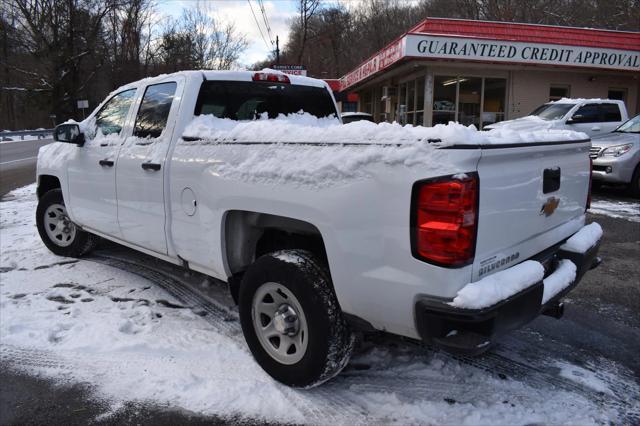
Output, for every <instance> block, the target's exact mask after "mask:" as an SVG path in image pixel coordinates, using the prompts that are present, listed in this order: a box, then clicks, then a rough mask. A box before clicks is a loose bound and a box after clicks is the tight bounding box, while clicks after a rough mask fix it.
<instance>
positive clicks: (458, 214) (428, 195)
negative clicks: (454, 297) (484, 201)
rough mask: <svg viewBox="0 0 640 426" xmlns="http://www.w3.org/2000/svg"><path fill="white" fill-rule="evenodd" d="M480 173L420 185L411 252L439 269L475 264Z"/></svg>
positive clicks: (415, 201)
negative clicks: (439, 267)
mask: <svg viewBox="0 0 640 426" xmlns="http://www.w3.org/2000/svg"><path fill="white" fill-rule="evenodd" d="M478 187H479V185H478V174H477V173H466V174H464V175H463V176H458V175H455V177H454V176H445V177H440V178H435V179H429V180H424V181H419V182H416V183H415V184H414V185H413V193H412V201H411V252H412V254H413V256H414V257H415V258H417V259H420V260H424V261H426V262H429V263H433V264H436V265H439V266H445V267H461V266H464V265H468V264H470V263H472V262H473V258H474V256H475V250H476V235H477V230H478Z"/></svg>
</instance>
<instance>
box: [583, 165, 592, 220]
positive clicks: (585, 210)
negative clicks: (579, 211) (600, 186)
mask: <svg viewBox="0 0 640 426" xmlns="http://www.w3.org/2000/svg"><path fill="white" fill-rule="evenodd" d="M592 190H593V160H592V159H591V158H589V194H587V206H586V207H585V208H584V212H585V213H586V212H587V210H589V209H590V208H591V191H592Z"/></svg>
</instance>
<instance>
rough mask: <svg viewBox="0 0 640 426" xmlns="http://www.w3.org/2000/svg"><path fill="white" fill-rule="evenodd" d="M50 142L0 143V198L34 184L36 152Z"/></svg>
mask: <svg viewBox="0 0 640 426" xmlns="http://www.w3.org/2000/svg"><path fill="white" fill-rule="evenodd" d="M51 142H53V140H52V139H35V140H29V141H15V142H0V196H3V195H4V194H6V193H7V192H9V191H11V190H12V189H15V188H19V187H21V186H24V185H28V184H30V183H32V182H35V177H36V161H37V159H38V150H39V149H40V147H42V146H45V145H48V144H50V143H51Z"/></svg>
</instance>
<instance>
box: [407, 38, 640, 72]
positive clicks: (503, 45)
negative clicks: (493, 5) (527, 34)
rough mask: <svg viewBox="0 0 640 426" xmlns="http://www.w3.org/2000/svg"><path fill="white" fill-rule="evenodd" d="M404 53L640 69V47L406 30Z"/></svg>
mask: <svg viewBox="0 0 640 426" xmlns="http://www.w3.org/2000/svg"><path fill="white" fill-rule="evenodd" d="M405 55H406V56H410V57H411V56H412V57H423V58H442V59H459V60H474V61H484V62H511V63H522V64H539V65H564V66H571V67H586V68H606V69H613V70H623V71H640V51H632V50H618V49H606V48H597V47H582V46H563V45H554V44H543V43H527V42H518V41H498V40H483V39H471V38H462V37H440V36H429V35H418V34H408V35H407V36H406V45H405Z"/></svg>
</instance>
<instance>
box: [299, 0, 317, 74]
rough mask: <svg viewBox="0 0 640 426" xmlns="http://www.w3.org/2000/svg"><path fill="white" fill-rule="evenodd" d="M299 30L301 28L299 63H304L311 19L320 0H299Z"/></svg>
mask: <svg viewBox="0 0 640 426" xmlns="http://www.w3.org/2000/svg"><path fill="white" fill-rule="evenodd" d="M299 2H300V3H299V4H298V13H299V30H300V51H299V52H298V63H299V64H300V63H302V55H303V54H304V48H305V46H306V44H307V36H308V35H309V21H310V20H311V19H312V18H313V16H314V14H315V13H316V10H317V9H318V7H319V6H320V0H299Z"/></svg>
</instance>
